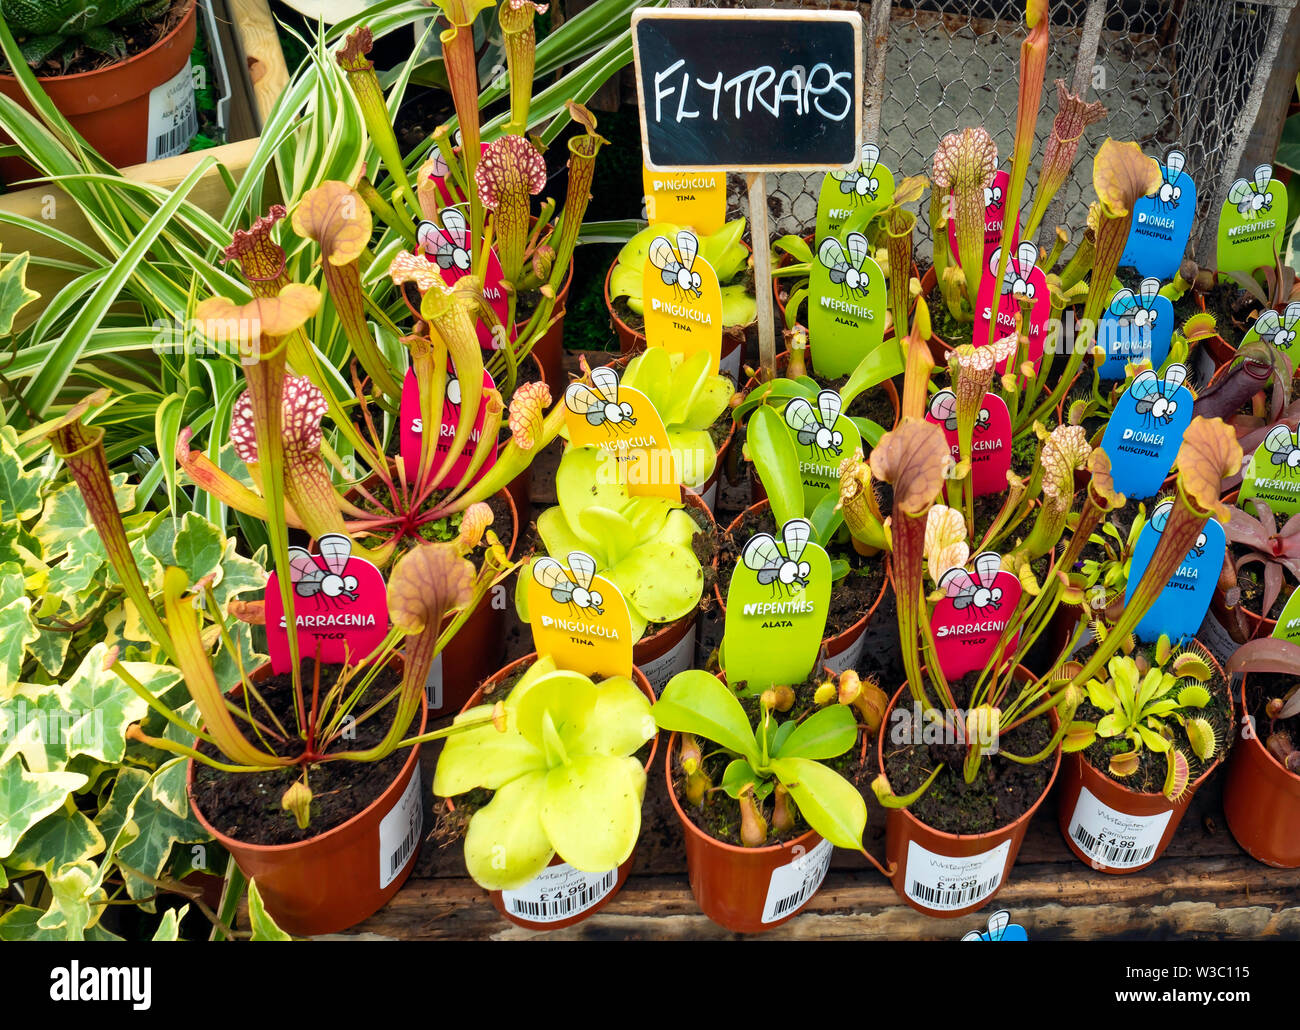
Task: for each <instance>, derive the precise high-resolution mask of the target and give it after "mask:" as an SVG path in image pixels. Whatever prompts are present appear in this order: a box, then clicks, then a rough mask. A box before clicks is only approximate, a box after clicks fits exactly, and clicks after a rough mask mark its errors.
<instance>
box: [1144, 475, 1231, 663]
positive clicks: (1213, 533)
mask: <svg viewBox="0 0 1300 1030" xmlns="http://www.w3.org/2000/svg"><path fill="white" fill-rule="evenodd" d="M1173 509H1174V502H1173V501H1161V502H1160V503H1159V504H1157V505H1156V506H1155V508H1154V510H1152V512H1151V520H1150V521H1149V522H1148V523H1147V524H1146V525H1145V526H1143V527H1142V532H1141V533H1140V534H1138V542H1137V546H1136V547H1135V548H1134V549H1133V562H1132V564H1131V565H1130V567H1129V576H1128V586H1127V587H1126V588H1125V590H1124V603H1125V604H1128V603H1129V602H1130V601H1132V600H1133V593H1134V591H1136V590H1137V585H1138V582H1139V581H1140V580H1141V579H1142V574H1143V573H1144V572H1146V570H1147V565H1149V564H1150V563H1151V556H1152V555H1153V554H1155V551H1156V547H1157V545H1159V543H1160V540H1161V534H1163V533H1164V531H1165V523H1167V522H1168V521H1169V513H1170V512H1171V511H1173ZM1227 546H1228V541H1227V537H1226V536H1225V535H1224V532H1223V527H1222V526H1221V525H1219V523H1218V521H1217V520H1215V519H1209V520H1208V521H1207V522H1206V523H1205V528H1204V529H1202V530H1201V534H1200V536H1198V537H1197V539H1196V543H1195V544H1193V545H1192V549H1191V550H1190V551H1188V552H1187V557H1186V558H1184V559H1183V561H1182V564H1180V565H1179V566H1178V571H1177V572H1175V573H1174V574H1173V576H1172V577H1171V578H1170V580H1169V582H1168V583H1167V584H1166V585H1165V588H1164V589H1163V590H1161V591H1160V595H1159V596H1158V597H1157V598H1156V603H1155V604H1153V605H1152V606H1151V609H1150V610H1149V611H1148V612H1147V613H1146V615H1144V616H1143V617H1142V621H1141V622H1139V623H1138V625H1137V629H1136V630H1135V631H1134V632H1135V633H1136V635H1137V638H1138V640H1140V641H1142V642H1143V643H1147V644H1149V643H1154V642H1155V641H1157V640H1159V639H1160V635H1161V634H1162V633H1166V634H1168V635H1169V639H1170V640H1174V641H1178V640H1183V639H1186V638H1187V637H1190V636H1193V635H1194V634H1195V633H1196V631H1197V630H1198V629H1200V627H1201V622H1202V621H1203V620H1204V619H1205V613H1206V612H1207V611H1209V609H1210V599H1211V598H1213V597H1214V588H1215V585H1216V584H1217V583H1218V582H1219V570H1220V569H1221V568H1222V567H1223V554H1224V551H1225V550H1226V548H1227Z"/></svg>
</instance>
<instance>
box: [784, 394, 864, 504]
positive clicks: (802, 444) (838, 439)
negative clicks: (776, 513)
mask: <svg viewBox="0 0 1300 1030" xmlns="http://www.w3.org/2000/svg"><path fill="white" fill-rule="evenodd" d="M842 407H843V401H842V400H841V399H840V395H839V394H838V393H837V392H836V391H834V390H823V391H822V392H821V393H819V394H818V395H817V402H816V403H815V404H814V403H813V402H811V401H809V400H808V399H807V398H806V397H795V398H794V399H792V400H791V401H790V402H789V403H788V404H786V406H785V410H784V411H783V412H782V417H783V418H784V420H785V424H786V427H787V428H788V429H789V430H790V434H791V435H792V436H793V437H794V449H795V451H796V452H797V453H798V455H799V477H800V479H801V480H802V481H803V496H804V510H805V511H813V510H814V509H815V508H816V507H817V505H818V504H820V503H821V500H822V498H823V497H826V496H828V495H829V494H836V495H838V494H839V492H840V461H841V460H842V459H843V458H845V457H847V456H848V455H851V454H852V453H853V452H854V451H855V450H857V449H858V448H859V447H861V446H862V434H861V433H859V432H858V427H857V426H856V425H854V424H853V422H852V420H850V419H849V417H848V416H847V415H845V414H844V413H843V411H842V410H841V408H842Z"/></svg>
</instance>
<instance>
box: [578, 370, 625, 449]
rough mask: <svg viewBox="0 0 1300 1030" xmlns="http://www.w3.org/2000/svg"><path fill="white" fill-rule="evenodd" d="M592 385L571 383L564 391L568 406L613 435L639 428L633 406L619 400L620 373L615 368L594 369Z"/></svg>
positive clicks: (592, 423)
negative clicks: (633, 427) (633, 415)
mask: <svg viewBox="0 0 1300 1030" xmlns="http://www.w3.org/2000/svg"><path fill="white" fill-rule="evenodd" d="M591 382H592V386H594V387H595V389H594V390H593V389H592V387H591V386H588V385H587V384H586V383H570V384H569V388H568V389H567V390H565V391H564V403H565V404H567V405H568V407H569V410H570V411H573V412H576V413H577V414H579V415H585V416H586V417H587V422H588V423H589V424H591V425H593V426H604V427H605V430H606V431H607V432H608V433H610V434H611V435H614V434H617V433H620V432H628V431H630V430H631V428H632V426H634V425H636V419H635V418H633V417H632V405H631V404H629V403H628V402H627V401H620V400H619V399H618V373H617V372H615V371H614V370H613V369H612V368H594V369H592V370H591Z"/></svg>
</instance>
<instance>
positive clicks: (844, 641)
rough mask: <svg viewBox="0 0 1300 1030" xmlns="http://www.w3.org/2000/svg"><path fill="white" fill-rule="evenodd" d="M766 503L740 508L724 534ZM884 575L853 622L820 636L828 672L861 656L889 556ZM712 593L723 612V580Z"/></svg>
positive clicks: (841, 668)
mask: <svg viewBox="0 0 1300 1030" xmlns="http://www.w3.org/2000/svg"><path fill="white" fill-rule="evenodd" d="M767 507H768V502H767V499H766V498H764V499H763V500H761V501H758V502H757V503H755V504H751V505H750V506H749V507H748V508H746V509H745V510H744V511H743V512H741V513H740V514H739V515H737V516H736V517H735V518H734V519H733V520H732V521H731V525H729V526H728V527H727V531H726V534H725V535H726V536H731V535H732V534H733V533H735V532H737V531H738V530H739V529H740V526H741V523H742V522H743V521H744V520H745V517H746V516H747V515H751V514H756V513H758V512H761V511H763V510H765V509H766V508H767ZM884 561H885V570H884V571H885V578H884V582H883V583H881V585H880V592H879V593H878V594H876V599H875V600H874V601H872V602H871V607H870V608H868V609H867V610H866V611H865V612H864V613H863V614H862V617H861V618H860V619H858V620H857V622H855V623H854V624H853V625H852V626H850V627H849V628H848V629H846V630H844V631H843V632H841V633H837V634H835V635H834V636H831V637H824V638H823V639H822V648H821V662H822V664H823V665H825V666H826V668H827V669H829V670H830V671H831V672H834V673H840V672H843V671H844V670H845V669H852V668H854V667H855V666H856V665H857V664H858V659H859V658H861V657H862V649H863V648H864V647H865V646H866V641H867V626H869V625H870V624H871V619H872V616H874V615H875V614H876V609H877V608H879V607H880V602H881V601H883V600H884V599H885V591H886V590H888V589H889V558H888V556H886V557H885V559H884ZM713 593H714V596H715V598H716V599H717V602H718V607H719V608H720V609H721V611H722V614H723V615H724V616H725V615H726V614H727V599H726V597H724V596H723V592H722V581H721V579H718V580H717V581H715V582H714V584H713Z"/></svg>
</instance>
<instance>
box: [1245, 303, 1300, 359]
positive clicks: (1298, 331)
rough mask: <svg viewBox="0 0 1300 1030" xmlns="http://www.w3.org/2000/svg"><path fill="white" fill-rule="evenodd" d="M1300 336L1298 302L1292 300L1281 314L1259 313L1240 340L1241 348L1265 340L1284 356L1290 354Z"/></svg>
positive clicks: (1271, 312)
mask: <svg viewBox="0 0 1300 1030" xmlns="http://www.w3.org/2000/svg"><path fill="white" fill-rule="evenodd" d="M1297 336H1300V300H1293V301H1292V302H1291V303H1290V304H1288V305H1287V306H1286V307H1285V308H1284V309H1283V310H1282V311H1281V312H1277V311H1274V310H1272V309H1271V308H1270V309H1268V310H1267V311H1261V312H1260V313H1259V317H1258V318H1256V319H1255V324H1254V325H1252V326H1251V327H1250V329H1249V330H1248V331H1247V333H1246V335H1245V336H1244V337H1243V338H1242V341H1241V343H1242V346H1244V345H1246V344H1248V343H1253V342H1254V341H1255V340H1267V341H1268V342H1269V343H1271V344H1272V345H1273V346H1274V347H1276V348H1277V349H1278V350H1280V351H1282V352H1283V353H1284V354H1290V353H1291V348H1292V347H1294V346H1295V341H1296V337H1297Z"/></svg>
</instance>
